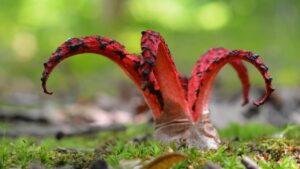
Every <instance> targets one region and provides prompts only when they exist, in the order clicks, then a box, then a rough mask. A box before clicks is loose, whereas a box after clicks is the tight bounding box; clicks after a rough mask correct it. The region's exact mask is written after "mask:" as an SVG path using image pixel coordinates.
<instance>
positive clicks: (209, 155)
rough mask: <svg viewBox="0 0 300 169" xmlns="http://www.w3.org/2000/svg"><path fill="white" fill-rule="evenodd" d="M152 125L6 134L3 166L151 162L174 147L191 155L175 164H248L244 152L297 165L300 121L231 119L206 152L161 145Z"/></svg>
mask: <svg viewBox="0 0 300 169" xmlns="http://www.w3.org/2000/svg"><path fill="white" fill-rule="evenodd" d="M2 126H5V125H2ZM152 130H153V127H152V126H150V125H139V126H133V125H131V126H128V128H127V130H126V131H125V132H124V131H123V132H104V133H99V134H95V135H88V136H76V137H70V138H64V139H62V140H56V139H55V138H44V139H38V138H30V137H23V138H17V139H10V138H6V137H2V138H1V140H0V145H1V147H0V168H10V167H22V168H26V167H27V166H28V165H29V164H30V163H32V162H33V163H40V164H43V165H45V166H46V167H48V168H54V167H57V166H63V165H67V164H69V165H72V166H74V167H75V168H88V167H89V166H90V165H91V163H92V162H93V161H95V160H97V159H104V160H105V161H106V162H107V163H108V164H109V165H111V166H112V167H113V168H118V167H119V165H120V161H121V160H132V159H141V160H142V161H145V162H147V161H148V160H149V159H151V158H153V157H157V156H159V155H162V154H164V153H167V152H170V151H174V152H180V153H183V154H186V155H187V156H188V159H187V160H185V161H183V162H180V163H179V164H177V165H175V166H174V168H185V167H187V166H193V167H194V168H201V166H204V165H205V164H206V163H207V162H208V161H211V162H213V163H216V164H218V165H220V166H222V167H223V168H244V166H243V165H242V163H241V160H240V159H241V156H243V155H246V156H249V157H250V158H252V159H254V160H256V161H257V162H258V164H259V165H260V166H261V167H262V168H263V169H268V168H276V169H280V168H282V169H285V168H290V169H297V168H299V162H300V159H299V157H300V130H299V127H295V126H287V127H285V128H276V127H272V126H268V125H265V124H248V125H243V126H241V125H236V124H232V125H230V126H229V127H227V128H226V129H223V130H220V135H221V137H222V140H223V145H222V146H221V147H220V148H219V149H218V150H211V151H207V152H203V151H200V150H198V149H195V148H192V149H189V148H186V147H185V146H184V143H183V144H182V146H176V145H175V144H170V145H163V144H161V143H159V142H156V141H153V140H152V139H151V137H145V136H147V135H149V136H151V133H152Z"/></svg>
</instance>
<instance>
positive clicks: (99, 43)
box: [41, 36, 162, 118]
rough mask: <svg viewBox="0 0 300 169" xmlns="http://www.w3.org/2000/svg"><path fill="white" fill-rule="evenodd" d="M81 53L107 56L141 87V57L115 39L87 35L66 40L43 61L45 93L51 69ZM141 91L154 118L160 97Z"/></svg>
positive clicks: (158, 113) (157, 112)
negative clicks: (45, 61) (131, 52)
mask: <svg viewBox="0 0 300 169" xmlns="http://www.w3.org/2000/svg"><path fill="white" fill-rule="evenodd" d="M81 53H95V54H100V55H103V56H105V57H107V58H109V59H110V60H112V61H113V62H115V63H117V64H118V65H119V66H120V67H121V68H122V69H123V71H124V72H125V73H126V74H127V76H128V77H129V78H130V79H131V80H132V81H133V82H134V83H135V84H136V85H137V86H138V88H139V89H141V87H142V86H141V81H142V80H141V76H140V73H139V71H138V69H140V65H141V62H142V61H141V58H139V57H138V56H136V55H133V54H129V53H128V52H127V51H126V50H125V48H124V47H123V45H121V44H120V43H118V42H117V41H115V40H112V39H110V38H106V37H101V36H88V37H84V38H71V39H69V40H67V41H66V42H65V43H63V44H62V45H61V46H60V47H58V48H57V50H56V51H55V52H54V53H53V54H52V56H51V57H50V59H49V61H48V62H47V63H44V72H43V74H42V78H41V80H42V86H43V89H44V92H45V93H47V94H52V92H49V91H48V90H47V87H46V83H47V80H48V78H49V75H50V74H51V72H52V70H53V69H54V68H55V67H56V66H57V65H58V64H59V63H60V62H61V61H63V60H64V59H66V58H68V57H71V56H74V55H77V54H81ZM152 78H153V77H152ZM154 80H155V79H154ZM155 88H156V90H158V91H159V87H157V86H155ZM141 91H142V93H143V95H144V98H145V99H146V101H147V102H148V104H149V106H150V108H151V110H152V112H153V116H154V118H157V117H158V116H160V113H161V110H162V107H161V105H160V104H159V101H158V100H159V99H160V98H158V95H156V94H153V93H151V92H150V90H141Z"/></svg>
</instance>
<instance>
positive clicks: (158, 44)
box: [141, 30, 190, 117]
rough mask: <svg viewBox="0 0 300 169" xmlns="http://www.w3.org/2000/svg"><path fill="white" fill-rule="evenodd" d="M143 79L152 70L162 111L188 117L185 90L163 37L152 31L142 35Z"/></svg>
mask: <svg viewBox="0 0 300 169" xmlns="http://www.w3.org/2000/svg"><path fill="white" fill-rule="evenodd" d="M141 47H142V55H143V58H144V63H143V68H142V75H143V77H144V80H147V78H148V77H147V76H148V75H149V74H150V73H151V72H153V73H154V76H155V78H156V80H157V83H158V85H159V87H160V91H161V94H162V97H163V101H164V109H167V111H165V112H164V113H168V112H177V113H178V114H180V113H184V114H186V115H188V117H190V113H189V109H188V104H187V100H186V98H185V92H184V89H183V87H182V85H181V82H180V78H179V75H178V73H177V70H176V67H175V65H174V62H173V60H172V58H171V54H170V51H169V48H168V46H167V45H166V43H165V41H164V39H163V38H162V37H161V36H160V34H159V33H157V32H154V31H150V30H148V31H144V32H143V36H142V44H141Z"/></svg>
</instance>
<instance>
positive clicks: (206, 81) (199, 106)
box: [41, 30, 273, 121]
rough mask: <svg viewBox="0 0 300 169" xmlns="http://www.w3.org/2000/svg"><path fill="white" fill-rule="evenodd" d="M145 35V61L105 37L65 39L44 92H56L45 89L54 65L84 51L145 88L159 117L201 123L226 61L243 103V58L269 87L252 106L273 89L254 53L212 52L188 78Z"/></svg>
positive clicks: (47, 66) (158, 42)
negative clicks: (110, 63)
mask: <svg viewBox="0 0 300 169" xmlns="http://www.w3.org/2000/svg"><path fill="white" fill-rule="evenodd" d="M142 34H143V35H142V40H141V48H142V57H139V56H137V55H134V54H130V53H128V52H127V51H126V50H125V48H124V46H123V45H121V44H120V43H118V42H117V41H114V40H112V39H110V38H106V37H101V36H88V37H84V38H71V39H69V40H67V41H66V42H64V43H63V44H62V45H61V46H60V47H58V48H57V50H56V51H55V52H54V53H53V54H52V56H51V57H50V59H49V61H48V62H46V63H44V72H43V74H42V78H41V80H42V86H43V89H44V92H45V93H47V94H52V93H51V92H49V91H48V90H47V88H46V82H47V80H48V78H49V75H50V74H51V72H52V70H53V69H54V68H55V66H57V65H58V64H59V63H60V62H61V61H62V60H64V59H66V58H68V57H70V56H74V55H77V54H81V53H96V54H100V55H102V56H105V57H107V58H109V59H110V60H112V61H113V62H115V63H117V64H118V65H119V66H120V67H121V68H122V69H123V71H124V72H125V73H126V74H127V75H128V76H129V78H130V79H131V80H132V81H134V83H135V84H136V85H137V87H138V88H139V89H140V90H141V92H142V94H143V96H144V98H145V100H146V101H147V103H148V105H149V107H150V109H151V110H152V113H153V117H154V118H155V119H157V118H158V117H160V116H161V114H162V113H168V112H167V111H170V110H171V111H176V113H182V114H184V115H185V116H187V117H188V118H190V119H193V121H197V120H198V119H199V118H200V117H201V114H202V113H203V112H205V111H207V110H208V101H209V95H210V92H211V89H212V86H213V83H214V79H215V77H216V76H217V73H218V72H219V71H220V69H221V68H222V67H223V66H224V65H225V64H227V63H229V64H231V65H232V66H233V68H234V69H235V70H236V71H237V73H238V76H239V78H240V80H241V82H242V84H243V96H244V102H243V105H244V104H246V103H248V93H249V87H250V83H249V78H248V72H247V69H246V67H245V65H244V64H243V63H242V60H244V61H247V62H249V63H251V64H252V65H254V66H255V67H256V68H257V69H258V70H259V72H260V73H261V75H262V76H263V78H264V81H265V84H266V93H265V96H264V97H263V98H262V99H261V100H259V101H254V102H253V103H254V104H255V105H257V106H259V105H261V104H263V103H264V102H265V101H266V100H267V99H268V98H269V96H270V94H271V92H272V91H273V89H272V84H271V81H272V78H271V77H270V76H269V74H268V68H267V66H266V65H265V64H263V63H262V61H261V58H260V57H259V56H258V55H255V54H253V53H252V52H249V51H246V50H233V51H230V50H228V49H224V48H213V49H210V50H209V51H208V52H207V53H205V54H204V55H203V56H202V57H201V58H200V59H199V60H198V61H197V63H196V65H195V67H194V69H193V71H192V75H191V77H190V79H188V78H187V77H185V76H183V75H179V74H178V72H177V70H176V67H175V65H174V62H173V60H172V58H171V54H170V52H169V49H168V47H167V45H166V43H165V42H164V39H163V38H162V37H161V35H160V34H159V33H157V32H154V31H151V30H148V31H144V32H142Z"/></svg>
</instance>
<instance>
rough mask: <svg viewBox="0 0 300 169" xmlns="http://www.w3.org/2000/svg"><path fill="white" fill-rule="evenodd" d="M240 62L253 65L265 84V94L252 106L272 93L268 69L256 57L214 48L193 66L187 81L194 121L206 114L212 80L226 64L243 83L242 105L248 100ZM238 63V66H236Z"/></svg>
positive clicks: (246, 84)
mask: <svg viewBox="0 0 300 169" xmlns="http://www.w3.org/2000/svg"><path fill="white" fill-rule="evenodd" d="M240 60H245V61H247V62H249V63H251V64H252V65H254V66H255V67H256V68H257V69H258V70H259V72H260V73H261V75H262V76H263V78H264V80H265V84H266V94H265V96H264V98H262V99H261V100H260V101H253V104H255V105H256V106H259V105H261V104H263V103H264V102H265V101H266V100H267V99H268V98H269V96H270V94H271V92H272V91H273V89H272V85H271V81H272V78H271V77H270V76H269V74H268V68H267V66H266V65H265V64H263V63H262V61H261V59H260V58H259V57H258V55H255V54H253V53H252V52H249V51H245V50H233V51H230V52H229V51H228V50H226V49H222V48H221V49H220V48H214V49H211V50H209V51H208V53H206V54H205V55H204V56H203V57H202V58H201V59H200V60H199V61H198V62H197V63H196V65H195V67H194V69H193V71H192V77H191V79H190V80H189V86H188V88H189V91H188V101H189V105H190V107H191V110H192V116H193V119H194V121H196V120H198V118H199V117H200V116H201V114H203V113H206V112H208V101H209V95H210V92H211V89H212V86H213V83H214V79H215V77H216V75H217V73H218V72H219V70H220V69H221V68H222V67H223V66H224V65H225V64H226V63H231V64H232V66H233V67H234V68H235V69H236V70H237V71H238V74H239V76H240V77H242V78H241V81H242V83H243V93H244V103H245V102H246V101H247V98H248V91H249V80H248V76H244V75H245V74H247V72H246V69H244V66H241V64H240V63H239V62H236V61H240ZM237 63H238V64H237Z"/></svg>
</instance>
